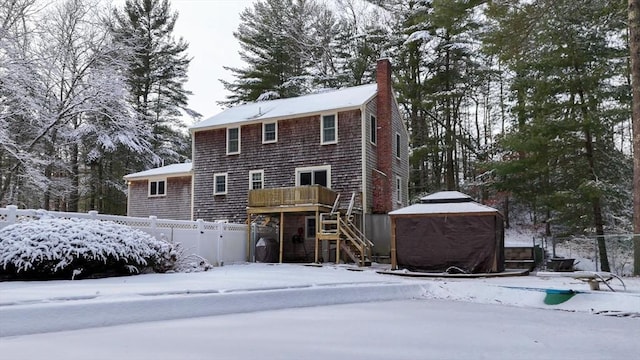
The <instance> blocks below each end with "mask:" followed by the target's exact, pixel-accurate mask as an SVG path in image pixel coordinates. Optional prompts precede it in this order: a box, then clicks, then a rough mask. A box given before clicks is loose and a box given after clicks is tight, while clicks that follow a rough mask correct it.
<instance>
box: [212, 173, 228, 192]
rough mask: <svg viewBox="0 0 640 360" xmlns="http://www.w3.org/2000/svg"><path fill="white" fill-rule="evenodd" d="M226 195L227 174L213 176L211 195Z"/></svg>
mask: <svg viewBox="0 0 640 360" xmlns="http://www.w3.org/2000/svg"><path fill="white" fill-rule="evenodd" d="M226 193H227V173H215V174H213V195H225V194H226Z"/></svg>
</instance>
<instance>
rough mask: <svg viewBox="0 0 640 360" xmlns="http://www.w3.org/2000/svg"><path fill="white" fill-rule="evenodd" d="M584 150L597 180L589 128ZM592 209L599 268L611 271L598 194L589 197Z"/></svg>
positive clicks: (590, 168) (590, 169) (590, 171)
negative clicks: (591, 197)
mask: <svg viewBox="0 0 640 360" xmlns="http://www.w3.org/2000/svg"><path fill="white" fill-rule="evenodd" d="M585 152H586V154H585V155H586V156H587V160H588V162H589V173H590V174H591V176H592V177H593V178H592V180H593V181H597V177H596V175H595V174H596V165H595V154H594V153H593V136H592V135H591V131H590V130H589V129H586V130H585ZM591 206H592V209H593V224H594V226H595V228H596V236H597V237H598V253H599V254H600V270H602V271H611V268H610V267H609V256H608V254H607V244H606V242H605V239H604V219H603V218H602V204H601V201H600V194H598V195H597V196H595V197H594V198H593V199H591Z"/></svg>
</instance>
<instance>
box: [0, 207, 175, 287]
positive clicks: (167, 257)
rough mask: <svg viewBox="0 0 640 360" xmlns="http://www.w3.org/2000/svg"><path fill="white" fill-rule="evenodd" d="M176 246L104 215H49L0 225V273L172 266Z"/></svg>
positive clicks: (98, 272)
mask: <svg viewBox="0 0 640 360" xmlns="http://www.w3.org/2000/svg"><path fill="white" fill-rule="evenodd" d="M178 255H179V254H178V252H177V250H176V249H175V247H174V246H173V245H172V244H170V243H168V242H165V241H159V240H156V239H155V238H154V237H152V236H151V235H149V234H147V233H145V232H143V231H140V230H136V229H133V228H130V227H128V226H124V225H120V224H116V223H114V222H109V221H99V220H89V219H51V218H44V219H41V220H36V221H26V222H21V223H17V224H13V225H10V226H7V227H5V228H3V229H0V275H2V277H8V278H21V279H46V278H56V279H72V278H76V279H77V278H79V277H96V276H111V275H127V274H133V273H139V272H141V271H147V270H153V271H157V272H165V271H168V270H172V269H173V268H174V266H175V264H176V262H177V260H178Z"/></svg>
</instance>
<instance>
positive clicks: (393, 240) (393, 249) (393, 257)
mask: <svg viewBox="0 0 640 360" xmlns="http://www.w3.org/2000/svg"><path fill="white" fill-rule="evenodd" d="M397 268H398V259H397V256H396V220H395V219H394V218H391V270H396V269H397Z"/></svg>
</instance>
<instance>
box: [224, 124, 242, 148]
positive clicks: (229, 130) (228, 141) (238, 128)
mask: <svg viewBox="0 0 640 360" xmlns="http://www.w3.org/2000/svg"><path fill="white" fill-rule="evenodd" d="M236 129H237V130H238V151H233V152H232V151H229V148H230V145H231V139H230V137H229V132H231V130H236ZM240 139H241V131H240V127H239V126H237V127H231V128H227V155H237V154H240V143H241V141H240Z"/></svg>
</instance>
